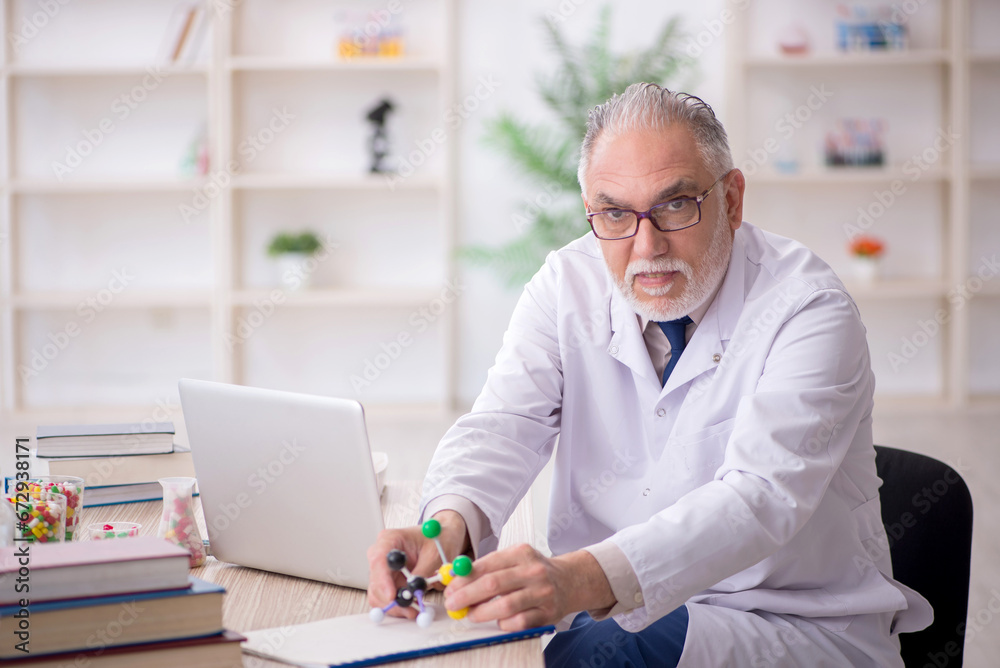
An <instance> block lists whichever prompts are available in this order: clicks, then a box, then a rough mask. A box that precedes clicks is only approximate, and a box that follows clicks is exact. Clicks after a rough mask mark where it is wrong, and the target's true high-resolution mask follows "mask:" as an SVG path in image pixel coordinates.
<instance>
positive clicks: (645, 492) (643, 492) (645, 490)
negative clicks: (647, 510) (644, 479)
mask: <svg viewBox="0 0 1000 668" xmlns="http://www.w3.org/2000/svg"><path fill="white" fill-rule="evenodd" d="M642 495H643V496H649V488H648V487H647V488H646V489H644V490H642Z"/></svg>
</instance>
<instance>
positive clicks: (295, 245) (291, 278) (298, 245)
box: [267, 230, 323, 290]
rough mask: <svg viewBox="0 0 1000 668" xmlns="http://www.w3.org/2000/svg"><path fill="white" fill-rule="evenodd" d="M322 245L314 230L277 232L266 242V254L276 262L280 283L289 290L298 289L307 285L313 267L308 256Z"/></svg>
mask: <svg viewBox="0 0 1000 668" xmlns="http://www.w3.org/2000/svg"><path fill="white" fill-rule="evenodd" d="M322 247H323V244H322V243H321V242H320V240H319V237H318V236H316V234H315V233H314V232H310V231H308V230H307V231H304V232H300V233H298V234H295V233H290V232H279V233H278V234H276V235H275V236H274V238H273V239H271V243H270V244H268V246H267V254H268V255H269V256H271V257H272V258H274V260H275V261H276V262H277V266H278V276H279V278H280V280H281V283H282V284H283V285H285V286H287V287H288V288H289V289H290V290H300V289H303V288H308V287H309V284H310V279H311V277H312V272H313V270H314V269H315V267H314V266H310V258H311V257H312V256H313V255H315V254H316V252H317V251H318V250H319V249H320V248H322Z"/></svg>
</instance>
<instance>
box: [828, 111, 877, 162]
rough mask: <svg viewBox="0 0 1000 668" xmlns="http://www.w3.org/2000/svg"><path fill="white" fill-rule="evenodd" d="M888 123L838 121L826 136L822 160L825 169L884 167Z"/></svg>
mask: <svg viewBox="0 0 1000 668" xmlns="http://www.w3.org/2000/svg"><path fill="white" fill-rule="evenodd" d="M886 127H887V123H886V121H885V119H882V118H841V119H839V120H837V122H836V125H835V126H834V129H833V130H830V131H829V132H827V133H826V139H825V142H824V146H825V148H824V152H825V154H824V157H825V161H826V165H827V166H828V167H882V166H884V165H885V160H886V158H885V152H886V149H885V134H886Z"/></svg>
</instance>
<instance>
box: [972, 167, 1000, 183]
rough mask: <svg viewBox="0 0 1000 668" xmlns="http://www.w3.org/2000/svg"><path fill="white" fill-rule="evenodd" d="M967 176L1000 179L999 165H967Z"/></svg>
mask: <svg viewBox="0 0 1000 668" xmlns="http://www.w3.org/2000/svg"><path fill="white" fill-rule="evenodd" d="M969 176H970V177H972V178H973V179H983V180H986V179H1000V165H969Z"/></svg>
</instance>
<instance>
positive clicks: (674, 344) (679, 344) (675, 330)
mask: <svg viewBox="0 0 1000 668" xmlns="http://www.w3.org/2000/svg"><path fill="white" fill-rule="evenodd" d="M692 322H693V321H692V320H691V318H689V317H688V316H684V317H683V318H678V319H677V320H668V321H667V322H658V323H656V324H657V325H659V326H660V329H662V330H663V333H664V334H666V335H667V341H669V342H670V361H669V362H667V367H666V368H665V369H664V370H663V384H664V385H666V384H667V378H670V372H671V371H673V370H674V367H675V366H677V360H679V359H680V358H681V353H682V352H684V346H685V344H686V341H685V340H684V329H685V328H686V327H687V326H688V325H690V324H691V323H692Z"/></svg>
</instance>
